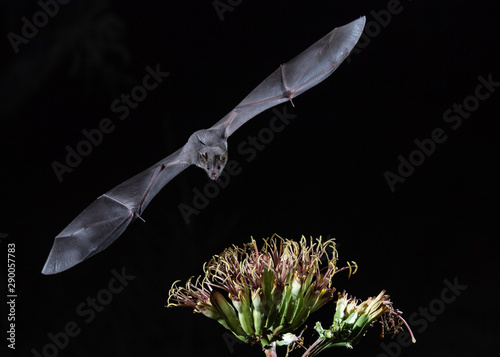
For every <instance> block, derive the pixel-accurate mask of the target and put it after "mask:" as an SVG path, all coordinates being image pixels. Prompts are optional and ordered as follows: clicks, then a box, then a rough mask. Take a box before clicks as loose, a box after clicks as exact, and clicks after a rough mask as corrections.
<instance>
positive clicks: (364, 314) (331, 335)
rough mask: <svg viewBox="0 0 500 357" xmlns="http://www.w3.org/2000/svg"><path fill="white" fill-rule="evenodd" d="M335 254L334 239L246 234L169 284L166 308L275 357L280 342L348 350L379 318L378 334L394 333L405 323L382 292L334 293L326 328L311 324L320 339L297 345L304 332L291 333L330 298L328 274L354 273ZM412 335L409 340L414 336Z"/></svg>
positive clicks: (309, 351)
mask: <svg viewBox="0 0 500 357" xmlns="http://www.w3.org/2000/svg"><path fill="white" fill-rule="evenodd" d="M337 258H338V255H337V250H336V249H335V242H334V241H333V240H332V239H330V240H326V241H324V242H323V241H322V239H321V237H320V238H318V239H316V240H313V239H312V238H310V239H309V240H307V239H306V238H305V237H302V238H301V240H300V241H299V242H295V241H292V240H289V239H283V238H281V237H279V236H277V235H274V236H272V237H271V238H269V239H264V245H263V247H262V248H261V249H260V250H259V248H258V247H257V243H256V242H255V240H254V239H253V238H252V240H251V242H250V243H248V244H245V245H244V246H243V248H240V247H236V246H233V247H231V248H227V249H225V250H224V251H223V252H222V253H221V254H219V255H215V256H213V257H212V259H211V260H210V261H209V262H208V263H206V264H205V265H204V267H203V270H204V275H201V276H199V277H197V278H196V279H194V278H193V277H191V278H190V279H189V280H188V281H187V283H186V285H185V286H178V285H177V283H178V281H176V282H174V284H173V285H172V288H171V289H170V292H169V298H168V307H172V306H181V307H189V308H192V309H193V310H194V312H198V313H201V314H203V315H205V316H208V317H210V318H212V319H215V320H217V321H218V322H219V323H220V324H221V325H223V326H224V327H225V328H226V329H228V330H230V331H231V332H232V333H233V334H234V335H235V336H236V337H238V338H239V339H240V340H242V341H244V342H247V343H252V344H254V343H260V344H261V345H262V347H263V349H264V352H265V353H266V355H267V356H273V357H274V356H276V346H283V345H288V351H291V350H292V349H294V348H296V347H301V348H304V349H305V352H304V353H303V357H310V356H315V355H317V354H318V353H320V352H321V351H323V350H325V349H327V348H330V347H336V346H342V347H347V348H352V347H353V346H354V345H356V344H357V343H359V341H360V339H361V338H362V337H363V336H364V335H365V333H366V331H367V330H368V328H369V327H370V326H372V325H373V324H374V322H375V321H380V322H381V323H382V336H383V335H384V333H388V334H396V333H398V331H399V330H400V329H401V327H402V325H403V324H406V321H405V320H404V319H403V318H402V316H401V314H402V312H401V311H399V310H395V309H394V308H393V306H392V302H391V301H390V300H389V295H386V294H385V291H384V290H383V291H382V292H381V293H380V294H379V295H378V296H375V297H370V298H368V299H367V300H365V301H360V300H357V299H356V298H355V297H352V296H348V295H347V294H346V293H345V292H343V293H342V294H339V297H338V300H337V306H336V311H335V315H334V317H333V323H332V325H331V326H330V328H328V329H324V328H323V327H322V326H321V324H320V323H319V322H318V323H316V327H315V330H316V332H318V334H319V337H318V339H317V340H316V341H315V342H314V343H313V344H312V345H311V346H310V347H309V348H306V347H304V345H303V339H302V338H301V335H302V333H301V334H300V335H299V336H296V335H294V332H295V331H296V330H297V328H298V327H300V326H301V325H302V324H304V322H305V321H306V319H307V318H308V317H309V315H310V314H311V313H312V312H314V311H316V310H318V309H319V308H320V307H322V306H323V305H325V304H326V303H327V302H328V301H330V300H331V299H333V295H334V292H335V288H334V287H332V286H331V282H332V278H333V276H334V275H335V274H336V273H338V272H339V271H341V270H345V269H348V270H349V274H351V273H355V272H356V269H357V265H356V264H355V263H354V265H351V264H349V263H348V267H344V268H340V269H339V268H338V267H337ZM353 268H354V269H355V270H354V271H352V269H353ZM406 327H408V329H409V330H410V328H409V326H408V324H406ZM410 333H411V330H410ZM412 339H413V342H415V339H414V337H413V334H412Z"/></svg>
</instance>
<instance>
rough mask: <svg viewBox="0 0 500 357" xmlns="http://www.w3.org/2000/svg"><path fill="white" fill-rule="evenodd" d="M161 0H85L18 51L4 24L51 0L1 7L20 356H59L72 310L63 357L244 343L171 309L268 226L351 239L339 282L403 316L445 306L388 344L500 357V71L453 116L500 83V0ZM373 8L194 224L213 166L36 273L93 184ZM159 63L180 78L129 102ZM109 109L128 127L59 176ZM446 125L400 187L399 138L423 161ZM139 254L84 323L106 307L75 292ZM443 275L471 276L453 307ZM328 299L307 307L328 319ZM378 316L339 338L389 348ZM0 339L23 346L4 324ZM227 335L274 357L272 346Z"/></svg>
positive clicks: (237, 349) (133, 167) (260, 121)
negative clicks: (173, 298) (358, 41)
mask: <svg viewBox="0 0 500 357" xmlns="http://www.w3.org/2000/svg"><path fill="white" fill-rule="evenodd" d="M159 3H160V2H154V1H145V2H142V3H141V4H140V5H139V4H138V3H137V2H132V1H120V2H118V1H77V0H73V1H70V2H69V3H68V4H67V5H61V7H60V10H59V12H58V13H57V14H56V15H55V16H54V17H53V18H51V19H50V21H49V23H48V24H47V25H46V26H44V27H43V28H41V29H40V30H39V31H38V34H37V35H36V36H35V37H33V38H32V39H30V40H29V43H28V44H21V45H20V46H19V53H18V54H15V53H14V50H13V48H12V46H11V45H10V43H9V41H8V39H7V34H8V33H9V32H14V33H16V34H21V27H22V22H21V18H22V17H23V16H26V17H27V18H29V19H31V18H32V16H33V14H34V13H36V12H37V11H39V10H40V8H39V6H38V5H37V4H36V2H34V1H33V2H16V5H14V4H10V5H5V4H4V5H1V13H2V21H1V23H2V25H1V30H2V31H1V33H3V35H2V50H1V51H2V52H1V53H2V56H1V70H0V75H1V77H0V102H1V106H0V115H1V137H0V139H1V143H0V145H1V153H2V154H1V155H2V156H1V187H2V191H1V197H2V201H1V203H2V205H1V206H2V208H1V209H2V211H1V219H2V221H1V226H0V233H2V236H1V238H2V240H1V243H0V247H1V251H2V252H1V255H2V260H1V261H2V268H1V269H2V271H5V270H6V269H5V267H6V259H5V257H6V254H7V244H8V243H15V244H16V292H17V295H18V297H17V304H16V351H15V352H16V355H19V356H32V355H33V353H32V352H30V351H31V350H32V349H36V350H37V351H38V352H39V353H42V350H43V348H44V346H45V345H46V344H48V343H51V340H50V338H49V337H48V335H49V334H50V333H52V334H57V333H59V332H61V331H63V330H64V328H65V326H66V325H67V323H68V322H71V321H73V322H74V323H76V324H77V325H78V327H79V328H80V330H79V331H80V332H79V333H78V335H77V336H75V337H71V338H70V339H69V341H68V343H67V346H65V348H63V349H62V350H60V351H59V354H58V355H59V356H105V355H108V356H109V355H117V356H143V355H155V356H160V355H163V356H165V355H186V356H196V355H200V354H208V355H214V354H217V355H219V356H226V355H227V356H229V355H231V354H232V352H231V350H230V348H228V346H227V344H226V342H225V340H224V336H226V337H227V335H224V332H225V330H224V328H223V327H222V326H220V325H219V324H217V323H216V322H215V321H212V320H209V319H207V318H204V317H203V316H201V315H194V314H192V313H191V311H190V310H187V309H166V308H165V307H164V305H165V304H166V299H167V295H168V290H169V288H170V285H171V284H172V282H173V281H175V280H177V279H181V280H183V281H184V280H186V279H187V278H189V277H190V276H192V275H198V274H200V273H201V272H202V265H203V262H205V261H207V260H208V259H210V257H211V256H212V255H213V254H217V253H219V252H221V251H222V250H223V249H224V248H225V247H227V246H230V245H231V244H243V243H244V242H248V241H249V240H250V236H253V237H255V238H256V239H260V238H262V237H268V236H271V235H272V234H273V233H278V234H280V235H281V236H284V237H288V238H293V239H299V238H300V236H301V235H305V236H308V237H309V236H314V237H316V236H319V235H322V236H323V237H327V236H328V237H335V238H336V239H337V242H338V244H339V247H338V248H339V253H340V262H339V263H340V264H343V263H344V262H345V261H346V260H355V261H356V262H357V263H358V264H359V266H360V269H359V272H358V273H357V274H356V275H355V276H354V277H353V278H351V279H350V280H349V281H348V280H347V279H345V278H344V277H339V278H338V279H336V280H335V281H334V282H335V286H336V287H337V289H338V290H343V289H347V290H348V291H349V293H351V294H355V295H356V296H358V297H360V298H366V297H367V296H370V295H376V294H377V293H378V292H379V291H380V290H381V289H386V290H387V291H388V292H389V294H390V295H391V298H392V300H393V301H394V302H395V306H396V307H398V308H399V309H401V310H403V311H404V312H405V314H404V316H406V317H409V316H411V315H412V314H413V313H417V314H421V312H419V311H422V310H421V309H422V308H429V307H430V306H433V309H434V312H435V313H434V314H432V313H431V315H433V317H432V318H431V319H430V320H432V321H429V319H427V320H426V323H425V328H424V327H422V326H423V325H422V324H421V325H419V326H414V329H415V330H416V331H415V332H416V334H417V340H418V342H417V344H415V345H412V346H410V347H404V348H402V349H401V351H397V349H396V348H395V347H393V350H392V351H393V355H398V356H399V355H401V356H421V355H427V356H434V355H436V356H442V355H453V356H483V355H484V356H493V355H497V356H498V355H500V348H499V347H498V343H496V342H495V341H496V340H497V338H498V332H499V329H498V322H497V319H498V316H497V315H498V305H497V301H496V298H497V297H498V289H497V285H498V275H497V273H498V271H499V270H498V268H499V263H498V254H497V250H496V249H497V246H498V244H495V243H496V240H497V239H498V228H497V220H498V209H497V205H498V174H497V170H498V157H497V156H496V155H495V154H496V152H497V151H498V140H497V138H498V134H499V124H498V119H499V114H498V109H499V104H498V103H499V95H500V94H499V93H498V91H500V87H496V88H495V89H494V90H495V91H494V92H493V93H492V94H491V96H490V97H489V98H488V99H485V100H480V101H479V106H478V107H477V110H475V111H473V112H472V113H470V115H469V116H468V117H467V118H464V119H463V121H462V123H461V124H460V125H459V126H458V127H457V128H456V130H454V129H453V128H452V124H454V123H446V122H445V121H444V120H443V114H444V113H445V112H446V111H447V110H448V109H453V105H454V103H457V104H463V102H464V100H465V99H466V98H467V97H468V96H471V95H474V92H475V89H476V87H477V86H478V85H479V84H480V81H479V80H478V77H479V76H482V77H484V78H488V76H492V78H493V80H495V81H496V82H500V70H499V67H498V62H499V60H500V50H499V48H498V33H499V30H500V26H499V25H498V23H499V22H498V18H499V15H500V12H499V6H498V3H497V2H495V1H477V2H472V1H439V2H437V1H417V0H413V1H409V0H406V1H401V2H400V5H399V7H398V9H402V10H401V11H400V12H399V13H398V14H393V15H392V16H391V19H390V20H389V19H388V20H387V23H385V24H383V25H385V26H383V25H381V24H380V21H381V20H377V19H376V17H377V16H376V15H374V13H380V12H381V11H386V9H387V6H388V3H391V2H388V1H357V2H347V1H324V2H319V1H318V2H305V1H273V2H269V1H250V0H247V1H241V2H240V3H239V5H237V6H234V9H233V11H228V12H225V13H224V14H223V21H221V19H220V18H219V16H218V15H217V12H216V11H215V9H214V7H213V4H212V1H209V0H208V1H185V2H181V1H176V2H168V3H167V2H165V3H163V4H162V5H160V4H159ZM233 3H238V2H237V1H235V2H233ZM362 15H366V16H367V24H368V25H370V27H369V28H368V27H367V35H365V38H364V43H363V48H361V49H360V51H356V53H354V54H352V55H351V57H350V61H349V62H344V63H343V64H342V65H341V66H340V67H339V68H338V69H337V71H336V72H335V73H334V74H333V75H332V77H330V78H328V79H327V80H326V81H325V82H323V83H321V84H320V85H318V86H317V87H315V88H313V89H311V90H310V91H308V92H307V93H305V94H304V95H302V96H300V97H299V98H297V99H296V100H294V103H295V108H293V107H292V106H291V105H290V104H288V105H287V111H288V112H289V113H291V114H295V115H296V118H295V119H293V120H292V121H291V123H290V124H289V125H288V126H287V127H286V129H285V130H283V131H282V132H280V133H277V134H276V135H275V137H274V140H272V141H271V142H270V143H268V144H267V145H265V149H264V150H263V151H261V152H259V153H258V155H257V156H256V158H255V159H254V160H247V159H248V155H244V154H242V153H241V152H239V151H238V150H237V147H238V145H239V144H240V143H241V142H243V141H245V140H248V139H247V138H248V136H250V135H253V136H258V135H259V133H261V130H262V129H263V128H267V127H269V123H270V120H271V118H272V117H273V115H274V114H273V112H272V111H266V112H264V113H262V114H261V115H259V116H258V117H256V118H255V119H253V120H252V121H250V122H249V123H247V124H246V125H245V126H244V127H242V128H241V129H240V130H238V131H237V132H236V133H235V134H234V135H233V136H231V138H230V140H229V146H230V149H229V154H230V159H234V160H236V161H238V163H239V164H240V166H241V167H242V172H241V174H239V175H236V176H233V177H231V181H230V183H229V185H227V187H225V188H224V189H221V190H220V193H219V194H218V195H217V196H216V197H215V198H213V199H211V200H210V202H209V204H208V206H207V207H206V208H204V209H202V210H201V211H200V213H199V214H198V215H193V216H191V217H190V218H191V222H190V223H189V224H186V222H185V221H184V219H183V217H182V215H181V213H180V211H179V205H180V204H181V203H185V204H188V205H192V199H193V196H194V193H193V189H194V188H198V189H199V190H203V188H204V186H205V185H206V184H207V182H208V179H207V177H206V175H205V174H204V173H203V172H202V171H200V170H199V169H197V168H189V169H187V170H186V171H185V172H183V173H182V174H181V175H179V176H178V177H177V178H175V179H174V180H173V181H172V182H171V183H170V184H169V185H167V187H166V188H165V189H164V190H163V191H162V192H161V193H160V194H159V195H158V196H157V197H156V198H155V199H154V200H153V202H152V203H151V204H150V206H149V207H148V209H147V210H146V212H145V213H144V215H143V218H144V219H145V220H146V223H142V222H140V221H137V222H135V223H134V224H132V225H131V226H130V228H129V229H128V230H127V231H126V233H125V234H124V235H123V236H122V237H121V238H120V239H119V240H118V241H117V242H116V243H114V244H113V245H112V246H111V247H110V248H109V249H107V250H105V251H104V252H102V253H100V254H98V255H97V256H96V257H93V258H91V259H90V260H88V261H86V262H84V263H82V264H80V265H78V266H76V267H74V268H72V269H70V270H68V271H66V272H64V273H61V274H58V275H54V276H44V275H42V274H41V273H40V271H41V269H42V267H43V264H44V262H45V259H46V258H47V255H48V253H49V251H50V248H51V246H52V243H53V239H54V237H55V236H56V235H57V234H58V233H59V232H60V231H61V230H62V229H63V228H64V227H65V226H66V225H67V224H68V223H69V222H70V221H71V220H72V219H73V218H74V217H75V216H76V215H78V214H79V213H80V212H81V211H82V210H83V209H84V208H85V207H86V206H87V205H88V204H90V203H91V202H92V201H93V200H94V199H95V198H96V197H98V196H99V195H100V194H102V193H103V192H105V191H107V190H109V189H110V188H112V187H113V186H115V185H117V184H118V183H120V182H122V181H123V180H125V179H127V178H129V177H131V176H132V175H134V174H136V173H138V172H140V171H141V170H143V169H145V168H147V167H149V166H150V165H152V164H153V163H155V162H156V161H158V160H160V159H161V158H163V157H164V156H166V155H168V154H169V153H171V152H173V151H174V150H176V149H177V148H179V147H181V146H182V145H183V144H184V142H185V141H186V140H187V138H188V137H189V135H190V134H191V133H192V132H193V131H195V130H197V129H200V128H205V127H208V126H211V125H212V124H213V123H215V122H216V121H217V120H219V118H221V117H222V116H224V115H225V114H226V113H227V112H229V111H230V110H231V109H232V108H233V107H234V106H235V105H236V104H237V103H238V102H239V101H240V100H241V99H242V98H243V97H244V96H245V95H246V94H247V93H248V92H250V90H252V89H253V88H254V87H255V86H256V85H257V84H259V83H260V81H261V80H263V79H264V78H265V77H266V76H267V75H268V74H269V73H271V72H272V71H273V70H274V69H275V68H277V66H278V65H279V64H280V63H283V62H286V61H287V60H289V59H291V58H292V57H294V56H295V55H297V54H298V53H300V52H301V51H302V50H303V49H305V48H306V47H308V46H309V45H310V44H312V43H313V42H314V41H316V40H317V39H319V38H320V37H322V36H323V35H325V34H326V33H327V32H329V31H331V30H332V29H333V28H334V27H337V26H340V25H344V24H346V23H348V22H350V21H352V20H354V19H356V18H358V17H359V16H362ZM157 64H159V66H160V68H161V70H162V71H166V72H169V73H170V75H169V76H168V77H167V78H166V79H165V80H164V81H163V83H161V84H160V85H159V86H158V88H156V89H155V90H153V91H151V92H149V93H148V94H147V98H146V99H145V100H144V101H143V102H141V103H140V104H139V105H138V107H137V108H136V109H133V110H131V112H130V115H129V116H127V117H126V118H125V119H124V120H119V119H118V118H117V114H116V113H114V112H112V111H111V109H110V104H111V103H112V102H113V101H114V100H115V99H116V98H119V97H120V95H121V94H122V93H130V91H131V90H132V88H134V87H135V86H136V85H139V84H141V82H142V78H143V77H144V76H145V74H146V71H145V67H146V66H148V65H149V66H151V67H153V68H154V67H155V66H156V65H157ZM469 100H472V99H470V98H469ZM469 103H472V102H469ZM278 110H280V111H281V110H282V107H281V106H280V107H278ZM105 117H108V118H111V119H112V120H113V123H115V124H116V129H115V130H114V131H113V132H112V133H110V134H105V135H104V138H103V141H102V143H101V144H100V145H98V146H97V147H94V148H93V151H92V153H91V154H90V155H88V156H87V157H84V158H83V160H82V162H81V164H79V165H78V166H77V167H76V168H75V169H74V170H73V172H71V173H66V174H64V175H63V181H62V182H59V181H58V179H57V177H56V175H55V173H54V170H53V168H52V167H51V164H52V163H53V162H54V161H58V162H60V163H64V161H65V156H66V149H65V147H66V146H67V145H69V146H70V147H72V148H75V147H76V146H77V144H78V143H79V142H80V141H81V140H83V139H84V137H83V135H82V133H81V132H82V130H83V129H87V130H90V129H93V128H97V127H98V125H99V122H100V121H101V120H102V118H105ZM435 128H442V129H443V130H444V132H445V134H446V135H447V139H446V140H445V142H444V143H441V144H437V145H436V148H435V151H434V152H433V153H432V154H431V155H430V156H429V157H426V158H425V161H424V162H423V163H422V164H421V165H420V166H418V167H416V168H415V170H414V172H413V174H412V175H410V176H409V177H408V178H406V180H405V181H404V182H402V183H397V184H396V185H395V192H391V189H390V188H389V185H388V183H387V182H386V179H385V178H384V172H386V171H391V172H393V173H397V170H398V165H399V160H398V156H399V155H402V157H404V158H407V159H408V156H409V155H410V153H411V152H412V151H413V150H415V149H417V147H416V145H415V143H414V140H415V139H419V140H423V139H426V138H429V137H430V135H431V132H432V131H433V130H434V129H435ZM6 235H7V236H6ZM122 269H125V271H126V273H127V274H128V275H132V276H135V278H134V279H133V280H131V281H130V282H129V283H128V286H126V287H124V289H123V291H121V292H120V293H118V294H114V295H113V298H112V301H111V302H110V303H109V304H108V305H106V306H105V307H104V308H103V309H102V311H100V312H97V313H96V314H95V318H94V319H93V320H92V321H90V322H88V323H87V322H85V320H84V319H85V318H88V317H89V315H85V316H83V317H82V316H80V315H79V314H78V313H77V307H78V306H79V305H80V304H81V303H84V302H85V301H86V299H87V298H88V297H96V295H97V294H98V293H99V292H100V291H101V290H102V289H106V288H107V286H108V282H109V281H110V280H111V278H112V277H113V273H112V271H113V270H116V271H118V272H121V271H122ZM446 279H447V280H448V281H450V282H453V281H454V280H456V281H458V283H459V284H460V285H465V286H467V288H466V289H465V290H463V291H462V292H461V294H460V295H459V296H458V297H457V298H456V300H455V301H454V302H452V303H449V304H446V305H445V308H444V311H439V313H436V307H439V306H441V305H440V304H439V302H438V301H439V300H440V296H441V293H442V291H443V289H444V288H445V286H446V285H445V283H444V280H446ZM6 284H7V283H6V274H4V273H2V285H3V286H6ZM2 295H4V293H2ZM2 300H3V298H2ZM2 309H3V310H2V317H1V319H2V320H1V321H2V331H6V328H7V327H6V326H7V309H6V306H5V305H4V306H3V307H2ZM332 309H333V303H332V304H331V305H327V306H326V307H324V308H323V309H322V310H320V312H318V313H316V314H315V315H313V316H312V317H311V320H310V321H309V323H308V324H309V325H310V326H311V325H312V324H313V323H314V321H316V320H319V319H321V320H322V321H326V323H328V321H329V320H330V318H331V317H330V316H331V315H332ZM419 309H420V310H419ZM434 315H436V316H434ZM311 330H312V329H311V327H310V328H309V329H308V331H307V332H306V335H307V336H308V337H309V338H311V336H312V332H311ZM417 330H418V331H417ZM378 334H379V331H378V327H375V328H374V329H372V330H371V331H369V333H368V335H367V336H366V338H365V340H364V341H362V343H361V344H360V345H359V346H358V347H356V348H355V349H354V350H353V351H347V350H345V351H344V350H337V351H335V352H333V351H329V352H325V355H326V353H339V354H343V355H351V356H354V355H356V356H358V355H359V356H374V357H375V356H377V355H379V354H381V353H384V350H383V348H382V347H381V345H380V343H381V342H382V341H383V342H385V343H386V344H388V343H390V342H391V341H390V340H387V338H386V339H385V340H380V339H379V337H378ZM1 340H2V341H3V342H2V347H1V348H2V351H7V352H11V350H9V349H7V347H6V345H7V342H6V334H5V333H4V332H2V338H1ZM309 341H311V340H309ZM393 346H394V345H393ZM232 348H234V350H233V353H237V354H238V355H259V354H261V355H262V352H261V351H260V350H259V347H251V346H246V345H242V344H237V345H234V346H232ZM281 354H283V351H282V352H281Z"/></svg>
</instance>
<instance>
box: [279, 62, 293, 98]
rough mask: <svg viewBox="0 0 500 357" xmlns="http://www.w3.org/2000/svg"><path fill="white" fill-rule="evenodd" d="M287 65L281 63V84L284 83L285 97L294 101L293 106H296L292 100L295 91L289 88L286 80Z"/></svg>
mask: <svg viewBox="0 0 500 357" xmlns="http://www.w3.org/2000/svg"><path fill="white" fill-rule="evenodd" d="M284 66H285V65H284V64H281V65H280V71H281V84H282V85H283V88H284V91H283V97H284V98H287V99H288V100H289V101H290V103H292V107H295V104H293V101H292V95H293V93H294V91H293V90H291V89H289V88H288V86H287V85H286V80H285V67H284Z"/></svg>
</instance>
